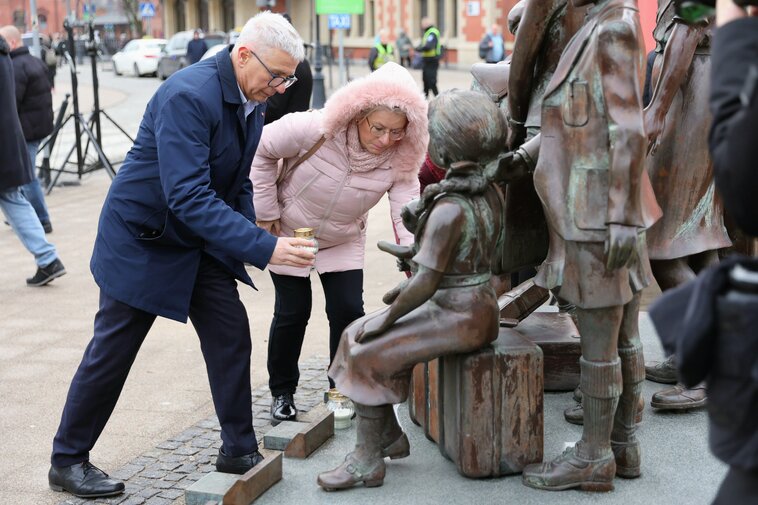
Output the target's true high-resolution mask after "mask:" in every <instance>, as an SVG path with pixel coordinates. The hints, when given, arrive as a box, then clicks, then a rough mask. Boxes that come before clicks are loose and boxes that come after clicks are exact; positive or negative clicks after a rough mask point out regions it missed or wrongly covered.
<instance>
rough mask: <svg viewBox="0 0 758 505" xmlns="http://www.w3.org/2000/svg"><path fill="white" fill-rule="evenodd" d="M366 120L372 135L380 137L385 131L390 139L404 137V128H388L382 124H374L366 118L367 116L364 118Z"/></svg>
mask: <svg viewBox="0 0 758 505" xmlns="http://www.w3.org/2000/svg"><path fill="white" fill-rule="evenodd" d="M364 119H365V120H366V124H367V125H368V127H369V130H370V131H371V135H373V136H374V137H376V138H378V139H380V138H382V137H384V134H385V133H389V136H390V140H400V139H402V138H403V137H405V128H401V129H398V130H389V129H387V128H385V127H384V126H376V125H373V124H371V121H369V120H368V117H365V118H364Z"/></svg>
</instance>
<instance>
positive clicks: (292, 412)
mask: <svg viewBox="0 0 758 505" xmlns="http://www.w3.org/2000/svg"><path fill="white" fill-rule="evenodd" d="M296 418H297V407H295V399H294V398H293V397H292V395H291V394H284V395H278V396H275V397H274V399H273V400H272V401H271V424H273V425H274V426H276V425H277V424H279V423H280V422H282V421H294V420H295V419H296Z"/></svg>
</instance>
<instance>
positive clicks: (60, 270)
mask: <svg viewBox="0 0 758 505" xmlns="http://www.w3.org/2000/svg"><path fill="white" fill-rule="evenodd" d="M65 274H66V267H64V266H63V263H61V260H59V259H57V258H56V259H55V261H53V262H52V263H50V264H49V265H47V266H44V267H38V268H37V273H36V274H34V277H32V278H31V279H26V285H27V286H31V287H35V288H37V287H39V286H44V285H45V284H47V283H49V282H50V281H52V280H53V279H57V278H58V277H60V276H61V275H65Z"/></svg>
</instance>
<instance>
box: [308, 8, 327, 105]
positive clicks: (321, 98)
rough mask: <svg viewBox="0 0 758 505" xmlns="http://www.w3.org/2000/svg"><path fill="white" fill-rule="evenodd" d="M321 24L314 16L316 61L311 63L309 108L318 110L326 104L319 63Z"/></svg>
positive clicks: (322, 76)
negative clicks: (311, 75) (311, 79)
mask: <svg viewBox="0 0 758 505" xmlns="http://www.w3.org/2000/svg"><path fill="white" fill-rule="evenodd" d="M320 26H321V23H320V22H319V17H318V14H316V60H315V61H314V63H313V70H314V72H313V95H312V101H311V107H313V108H314V109H320V108H322V107H323V106H324V104H325V103H326V90H325V89H324V74H323V73H321V70H322V69H323V66H322V62H321V41H320V32H321V28H320Z"/></svg>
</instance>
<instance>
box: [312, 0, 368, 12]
mask: <svg viewBox="0 0 758 505" xmlns="http://www.w3.org/2000/svg"><path fill="white" fill-rule="evenodd" d="M364 7H365V2H364V0H316V14H363V11H364Z"/></svg>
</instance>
